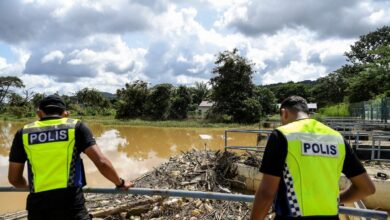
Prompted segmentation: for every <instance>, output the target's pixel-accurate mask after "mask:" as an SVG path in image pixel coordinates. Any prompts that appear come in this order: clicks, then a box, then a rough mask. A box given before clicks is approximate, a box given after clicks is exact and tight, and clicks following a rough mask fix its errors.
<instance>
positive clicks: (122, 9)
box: [0, 0, 390, 93]
mask: <svg viewBox="0 0 390 220" xmlns="http://www.w3.org/2000/svg"><path fill="white" fill-rule="evenodd" d="M302 4H304V6H305V7H303V6H302ZM211 13H213V14H212V16H209V17H210V18H213V19H214V20H211V24H213V23H214V26H213V25H210V24H205V22H206V23H207V22H209V23H210V21H209V20H207V19H205V16H207V15H211ZM389 13H390V3H389V2H387V1H377V0H364V1H359V2H357V1H352V0H347V1H343V2H340V1H336V0H330V1H327V2H318V1H313V0H304V1H303V2H299V3H295V2H294V3H292V2H289V1H282V0H277V1H276V2H269V1H267V2H266V1H251V0H238V1H236V0H228V1H220V0H216V1H214V0H202V1H193V0H190V1H185V2H182V1H178V0H157V1H153V0H130V1H128V0H114V1H110V2H107V1H102V0H98V1H89V0H70V1H60V2H53V1H42V0H31V1H20V0H19V1H17V0H16V1H11V2H8V3H5V2H1V1H0V20H1V21H2V22H0V41H1V42H4V43H5V44H7V45H9V46H10V47H12V52H13V55H14V58H13V59H9V57H7V56H5V55H2V54H1V52H0V75H16V76H20V77H21V78H22V79H23V80H24V81H25V84H27V87H28V88H29V87H34V88H39V89H40V90H43V91H53V92H55V91H60V92H64V93H69V92H70V91H71V92H74V91H77V90H78V89H81V88H84V87H94V88H97V89H100V90H103V91H110V92H115V90H116V89H118V88H120V87H123V86H124V84H125V83H126V82H130V81H133V80H138V79H141V80H147V81H148V82H150V83H152V84H157V83H173V84H188V85H191V84H193V83H194V82H195V81H207V80H209V79H210V78H211V77H212V74H211V71H212V68H213V67H214V60H215V58H216V55H217V54H218V53H219V52H222V51H224V50H232V49H233V48H238V49H239V52H240V54H241V55H242V56H245V57H247V58H248V59H249V60H251V61H253V62H254V63H255V70H256V71H257V72H256V74H255V77H254V80H255V83H272V82H278V81H281V80H303V79H315V78H317V77H319V76H323V75H325V74H327V73H329V72H330V71H334V70H335V69H337V68H339V67H340V66H341V65H342V64H344V63H345V58H344V57H343V53H344V52H345V51H346V50H348V49H349V45H350V44H351V43H353V42H354V41H355V40H356V39H357V37H358V35H357V34H356V33H367V31H368V30H373V28H374V27H378V26H380V25H382V24H383V23H386V22H388V21H389V18H387V17H386V15H387V14H389ZM21 14H23V15H24V16H21ZM314 15H316V16H314ZM335 20H337V21H335ZM350 24H351V25H350ZM348 25H349V26H348ZM346 36H347V37H346ZM1 57H2V58H1Z"/></svg>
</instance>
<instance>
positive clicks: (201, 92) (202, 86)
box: [192, 82, 210, 105]
mask: <svg viewBox="0 0 390 220" xmlns="http://www.w3.org/2000/svg"><path fill="white" fill-rule="evenodd" d="M192 91H193V94H192V103H194V104H196V105H199V104H200V103H201V102H202V101H203V100H205V99H206V98H207V97H208V96H209V95H210V90H209V89H208V88H207V83H204V82H195V87H194V88H192Z"/></svg>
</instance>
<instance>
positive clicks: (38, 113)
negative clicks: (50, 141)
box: [36, 109, 46, 119]
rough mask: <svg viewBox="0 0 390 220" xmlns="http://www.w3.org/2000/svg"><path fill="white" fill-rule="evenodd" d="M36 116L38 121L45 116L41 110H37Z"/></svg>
mask: <svg viewBox="0 0 390 220" xmlns="http://www.w3.org/2000/svg"><path fill="white" fill-rule="evenodd" d="M36 113H37V116H38V118H39V119H42V118H43V117H44V116H45V115H46V114H45V113H44V112H43V111H42V110H40V109H38V110H37V112H36Z"/></svg>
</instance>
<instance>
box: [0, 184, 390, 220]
mask: <svg viewBox="0 0 390 220" xmlns="http://www.w3.org/2000/svg"><path fill="white" fill-rule="evenodd" d="M27 191H28V190H26V189H16V188H13V187H0V192H27ZM83 191H84V192H85V193H104V194H118V193H123V194H134V195H148V196H155V195H159V196H166V197H186V198H198V199H213V200H225V201H235V202H253V200H254V198H255V197H254V196H253V195H242V194H228V193H217V192H201V191H187V190H170V189H148V188H130V189H128V190H127V191H121V190H116V189H109V188H85V189H83ZM339 213H340V214H344V215H353V216H360V217H365V218H376V219H381V220H382V219H383V220H386V219H387V216H388V214H387V212H383V211H376V210H367V209H356V208H349V207H344V206H340V207H339Z"/></svg>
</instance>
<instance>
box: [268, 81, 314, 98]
mask: <svg viewBox="0 0 390 220" xmlns="http://www.w3.org/2000/svg"><path fill="white" fill-rule="evenodd" d="M270 88H271V91H272V92H273V93H274V94H275V96H276V99H277V102H278V103H281V102H282V101H283V100H284V99H285V98H287V97H289V96H291V95H298V96H301V97H304V98H306V99H309V98H308V97H309V96H310V93H309V91H308V86H306V85H304V84H302V83H299V82H298V83H294V82H292V81H290V82H287V83H280V84H277V85H275V86H272V87H270ZM309 100H310V99H309Z"/></svg>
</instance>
